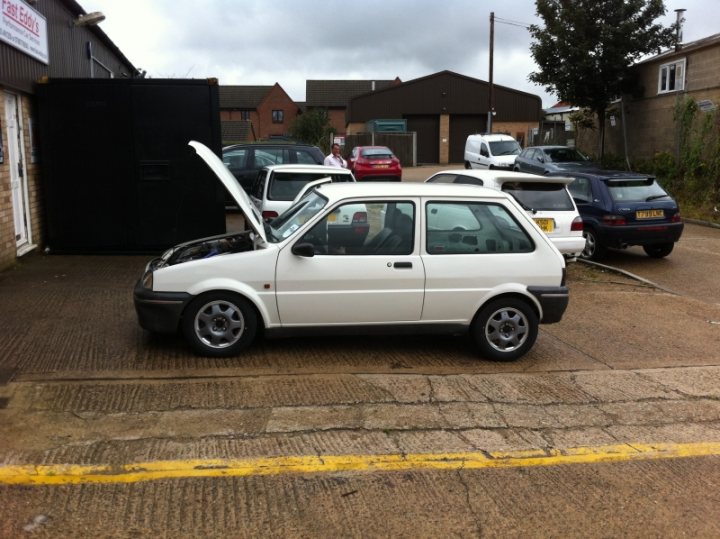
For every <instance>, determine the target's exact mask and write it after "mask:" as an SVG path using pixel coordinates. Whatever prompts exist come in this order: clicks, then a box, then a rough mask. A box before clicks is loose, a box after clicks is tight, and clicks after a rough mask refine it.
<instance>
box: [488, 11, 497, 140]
mask: <svg viewBox="0 0 720 539" xmlns="http://www.w3.org/2000/svg"><path fill="white" fill-rule="evenodd" d="M494 43H495V12H494V11H491V12H490V75H489V76H488V82H489V83H490V87H489V91H488V115H487V132H488V133H492V124H493V114H494V113H495V95H494V93H495V92H494V88H493V48H494Z"/></svg>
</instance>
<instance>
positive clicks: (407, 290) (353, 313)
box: [134, 141, 569, 360]
mask: <svg viewBox="0 0 720 539" xmlns="http://www.w3.org/2000/svg"><path fill="white" fill-rule="evenodd" d="M190 145H191V146H192V147H193V148H195V150H196V151H197V153H198V154H199V155H200V156H201V157H202V158H203V159H204V160H205V161H206V163H207V164H208V166H209V167H210V168H211V169H212V170H213V171H214V172H215V173H216V175H217V176H218V178H219V179H220V180H221V181H222V182H223V184H224V185H225V186H226V188H227V189H228V190H229V191H230V192H231V193H232V194H233V196H235V197H236V198H237V204H238V206H239V207H240V208H242V211H243V212H244V214H245V218H246V219H247V222H248V224H249V226H250V230H246V231H242V232H235V233H231V234H226V235H222V236H216V237H212V238H205V239H200V240H196V241H191V242H187V243H184V244H181V245H178V246H176V247H173V248H171V249H168V250H167V251H166V252H165V253H163V254H162V256H160V257H159V258H156V259H154V260H152V261H150V262H149V263H148V264H147V266H146V268H145V271H144V273H143V275H142V277H141V278H140V279H139V281H138V283H137V284H136V286H135V291H134V301H135V309H136V312H137V315H138V321H139V323H140V325H141V326H142V327H143V328H145V329H146V330H148V331H152V332H169V333H173V332H176V331H177V330H178V329H180V330H182V333H183V335H184V336H185V339H186V340H187V342H188V343H189V344H190V346H191V347H192V348H193V349H194V350H195V351H196V352H197V353H199V354H202V355H208V356H216V357H223V356H232V355H235V354H238V353H239V352H240V351H241V350H243V349H244V348H246V347H247V346H248V345H250V343H251V342H252V341H253V340H254V339H255V337H256V336H257V335H258V334H259V333H261V332H262V333H263V334H264V335H266V336H273V335H275V336H277V335H291V334H295V333H305V334H307V333H316V334H321V335H327V334H328V333H333V332H335V333H346V332H355V333H356V332H358V331H361V332H365V333H373V332H377V331H380V332H387V331H388V330H395V331H399V332H407V331H411V330H415V331H421V332H428V331H431V330H432V331H449V332H453V333H457V332H469V333H470V334H471V335H472V337H473V338H474V341H475V343H476V344H477V346H478V348H479V350H480V352H481V354H482V355H484V356H485V357H487V358H491V359H496V360H513V359H516V358H518V357H520V356H522V355H523V354H525V353H526V352H527V351H528V350H529V349H530V348H531V347H532V345H533V343H534V342H535V339H536V337H537V332H538V324H540V323H553V322H558V321H559V320H560V319H561V318H562V315H563V313H564V311H565V309H566V307H567V304H568V297H569V296H568V289H567V287H566V286H565V261H564V259H563V257H562V256H561V255H560V254H559V253H558V251H557V249H555V247H553V245H552V243H550V241H549V240H548V238H547V237H546V236H545V235H544V234H543V233H542V232H540V230H539V229H538V228H537V227H536V226H535V225H534V224H533V222H532V220H531V219H530V218H529V217H528V216H527V215H526V214H525V212H524V211H523V210H522V208H521V207H520V206H519V205H518V203H517V202H515V200H514V199H512V198H511V197H509V196H508V195H506V194H504V193H502V192H500V191H496V190H492V189H481V188H477V187H469V186H463V185H452V186H448V185H433V184H423V183H410V182H408V183H399V184H398V183H380V182H372V183H367V184H362V185H361V184H359V183H354V182H347V183H325V184H322V185H320V186H318V187H315V189H313V190H312V191H310V192H308V193H307V194H306V195H305V196H304V197H303V198H302V199H300V200H299V201H298V202H297V203H296V204H295V205H293V206H292V207H291V208H289V209H288V210H287V211H286V212H285V213H283V214H282V215H281V216H280V217H278V218H277V219H275V220H273V221H271V222H270V223H265V222H263V220H262V217H261V216H260V213H259V212H258V210H257V208H256V207H255V206H254V205H253V204H252V203H251V202H250V200H249V198H248V196H247V194H246V193H245V192H244V191H243V190H242V189H240V188H239V187H238V185H237V184H236V182H235V180H234V177H233V176H232V174H231V173H230V172H229V171H228V169H227V168H226V167H225V166H224V165H223V164H222V162H221V161H220V159H218V157H217V156H216V155H215V154H214V153H213V152H212V151H210V150H209V149H208V148H207V147H206V146H204V145H202V144H200V143H198V142H195V141H192V142H191V143H190ZM346 205H353V206H355V207H357V206H358V205H362V206H363V207H364V209H365V212H366V217H367V226H365V227H359V228H358V233H359V234H361V235H365V238H364V239H363V241H362V242H355V244H354V245H342V244H335V243H334V239H335V238H333V236H331V235H328V234H327V231H328V229H329V226H330V223H332V222H333V220H334V217H333V216H335V215H336V212H338V211H339V210H341V209H342V208H343V207H344V206H346ZM448 213H452V214H455V215H457V214H458V213H462V214H464V217H463V219H464V220H465V222H466V223H468V226H467V227H466V228H465V229H463V230H455V229H451V228H449V225H448V223H449V222H450V223H452V222H454V221H456V220H457V219H456V218H451V219H446V218H445V217H446V214H448Z"/></svg>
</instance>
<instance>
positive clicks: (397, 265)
mask: <svg viewBox="0 0 720 539" xmlns="http://www.w3.org/2000/svg"><path fill="white" fill-rule="evenodd" d="M393 268H412V262H395V263H394V264H393Z"/></svg>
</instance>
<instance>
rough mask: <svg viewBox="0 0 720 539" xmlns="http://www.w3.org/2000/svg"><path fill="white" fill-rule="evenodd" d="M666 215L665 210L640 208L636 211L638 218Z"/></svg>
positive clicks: (656, 217)
mask: <svg viewBox="0 0 720 539" xmlns="http://www.w3.org/2000/svg"><path fill="white" fill-rule="evenodd" d="M663 217H665V212H664V211H663V210H638V211H636V212H635V218H636V219H662V218H663Z"/></svg>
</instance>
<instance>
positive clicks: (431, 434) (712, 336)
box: [0, 226, 720, 537]
mask: <svg viewBox="0 0 720 539" xmlns="http://www.w3.org/2000/svg"><path fill="white" fill-rule="evenodd" d="M719 238H720V231H717V230H706V229H703V228H699V227H698V228H697V229H696V228H694V227H692V226H691V227H688V230H687V231H686V236H685V237H684V238H683V240H682V241H681V244H680V245H679V246H678V248H677V250H676V252H674V253H673V254H672V255H671V256H670V257H668V258H667V259H664V260H659V261H658V260H651V259H649V258H647V257H643V258H641V257H640V256H639V255H636V254H635V253H629V254H628V253H624V254H622V255H621V254H618V255H614V258H613V259H611V261H612V262H613V263H615V264H616V265H618V266H621V265H623V264H626V265H629V267H630V269H631V270H632V271H633V273H636V274H645V275H652V276H653V279H655V280H656V281H658V282H659V283H660V284H663V285H664V287H665V288H677V290H673V292H677V293H671V292H668V291H666V290H663V289H661V288H657V287H654V286H652V285H651V284H649V283H647V282H644V281H640V280H637V279H633V278H630V277H628V276H627V275H623V274H621V273H617V272H613V271H607V270H604V269H602V268H598V267H595V266H588V265H585V264H580V263H574V264H571V265H570V266H569V272H568V285H569V287H570V290H571V301H570V306H569V308H568V311H567V312H566V315H565V317H564V319H563V321H562V322H561V323H559V324H556V325H550V326H542V327H541V331H540V336H539V338H538V341H537V343H536V345H535V347H534V348H533V349H532V350H531V351H530V352H529V353H528V354H527V355H526V356H524V357H523V358H521V359H520V360H519V361H516V362H511V363H495V362H490V361H487V360H484V359H483V358H480V357H478V355H477V354H476V352H475V349H474V348H473V346H472V343H471V342H470V341H469V339H467V338H466V337H462V336H457V337H452V336H443V337H437V336H429V335H418V336H412V337H408V336H402V337H401V336H386V337H372V338H367V337H328V338H317V337H314V338H291V339H281V340H265V341H260V342H258V343H256V344H255V345H253V346H252V347H251V348H250V349H249V350H248V351H247V352H246V353H244V354H242V355H241V356H238V357H233V358H228V359H209V358H200V357H197V356H195V355H193V354H192V352H191V351H190V350H189V348H188V347H187V346H186V345H185V343H184V341H183V340H182V338H181V337H179V336H165V337H158V336H151V335H148V334H146V333H144V332H143V331H142V330H141V329H140V328H139V327H138V325H137V322H136V319H135V314H134V311H133V306H132V286H133V284H134V281H135V279H136V278H137V277H138V275H139V274H140V272H141V270H142V268H143V266H144V263H145V262H146V260H147V258H148V257H144V256H117V257H113V256H101V257H93V256H47V255H42V254H36V255H32V256H30V257H27V258H24V259H22V262H21V263H20V264H19V265H18V266H17V267H16V268H14V269H12V270H9V271H6V272H4V273H2V274H1V275H0V302H1V303H2V305H3V306H4V307H5V308H4V309H3V310H2V311H1V312H0V326H2V327H3V339H2V340H1V341H0V461H1V462H2V466H0V507H3V509H2V510H0V515H1V516H2V518H1V519H0V521H1V522H2V524H0V536H8V537H10V536H17V535H18V534H20V533H22V530H23V529H24V527H25V526H27V525H29V524H32V523H33V522H36V521H37V522H40V524H38V526H37V529H38V530H39V533H44V534H45V535H46V536H78V535H83V534H87V533H89V532H90V533H92V534H94V535H98V536H124V535H123V534H125V536H129V535H133V534H135V535H136V536H143V535H146V534H150V533H156V534H161V535H173V536H176V537H192V536H198V535H204V536H223V535H228V534H229V535H232V536H237V537H254V536H255V537H256V536H285V537H305V536H312V535H317V534H318V533H320V532H321V530H322V532H323V533H328V532H329V533H331V534H332V535H337V536H343V535H344V536H362V535H365V536H368V535H371V536H372V535H387V533H386V532H389V533H390V535H394V536H399V537H403V536H405V537H419V536H438V535H447V534H448V533H449V532H448V530H450V531H451V533H450V534H451V535H452V534H453V533H454V534H456V535H459V536H467V535H473V534H478V530H479V529H482V530H484V533H488V534H508V533H510V532H511V531H512V533H517V534H518V535H526V536H538V535H545V536H547V535H580V534H583V535H585V536H603V535H608V534H609V535H623V534H630V535H668V534H671V533H672V532H673V531H677V530H679V529H680V528H682V529H683V530H686V531H687V532H688V533H691V534H692V535H695V536H713V535H717V534H718V533H720V530H719V529H718V527H717V526H718V524H717V519H708V518H707V515H708V514H710V513H711V512H713V511H716V508H717V507H718V503H720V499H718V497H717V494H714V493H715V491H716V490H717V489H715V488H714V487H713V485H714V484H715V482H717V480H718V477H717V470H718V469H719V468H718V466H717V461H718V458H719V457H718V455H719V454H720V445H719V442H720V404H719V403H720V346H718V345H719V344H720V304H719V303H718V301H717V299H716V296H715V294H716V293H717V292H716V290H717V287H716V286H715V287H714V288H713V282H715V280H714V279H715V277H714V274H710V273H708V272H707V271H706V268H705V266H704V265H705V264H712V263H713V260H714V259H716V258H717V257H718V252H719V250H718V249H716V242H717V241H718V239H719ZM713 257H714V258H713ZM696 262H697V263H698V264H700V265H699V266H698V267H697V268H695V265H696V264H695V263H696ZM670 267H672V268H674V269H673V271H678V272H681V273H682V274H683V275H684V276H685V279H684V280H685V281H693V282H692V283H688V284H687V285H686V286H687V289H684V288H682V287H680V284H682V283H680V282H676V283H674V286H669V285H668V284H667V283H666V282H665V281H664V280H663V279H665V278H666V277H664V276H665V275H666V269H667V268H670ZM663 268H665V270H664V269H663ZM702 279H705V282H704V284H703V282H700V281H701V280H702ZM670 284H672V283H670ZM703 287H705V289H706V290H707V293H706V294H705V295H700V294H696V293H695V291H696V290H700V289H702V288H703ZM23 466H29V467H30V468H31V469H32V471H29V469H28V468H25V467H23ZM13 474H14V475H13ZM13 478H14V479H13ZM12 480H16V481H17V484H15V485H13V484H11V483H12ZM33 485H34V486H33ZM630 500H632V502H630ZM210 507H211V508H212V509H211V510H208V508H210ZM173 515H174V516H173ZM558 515H562V518H559V517H558ZM37 519H39V520H37ZM379 523H382V525H380V524H379ZM541 531H542V533H541ZM120 532H122V533H120ZM480 535H482V534H480Z"/></svg>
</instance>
